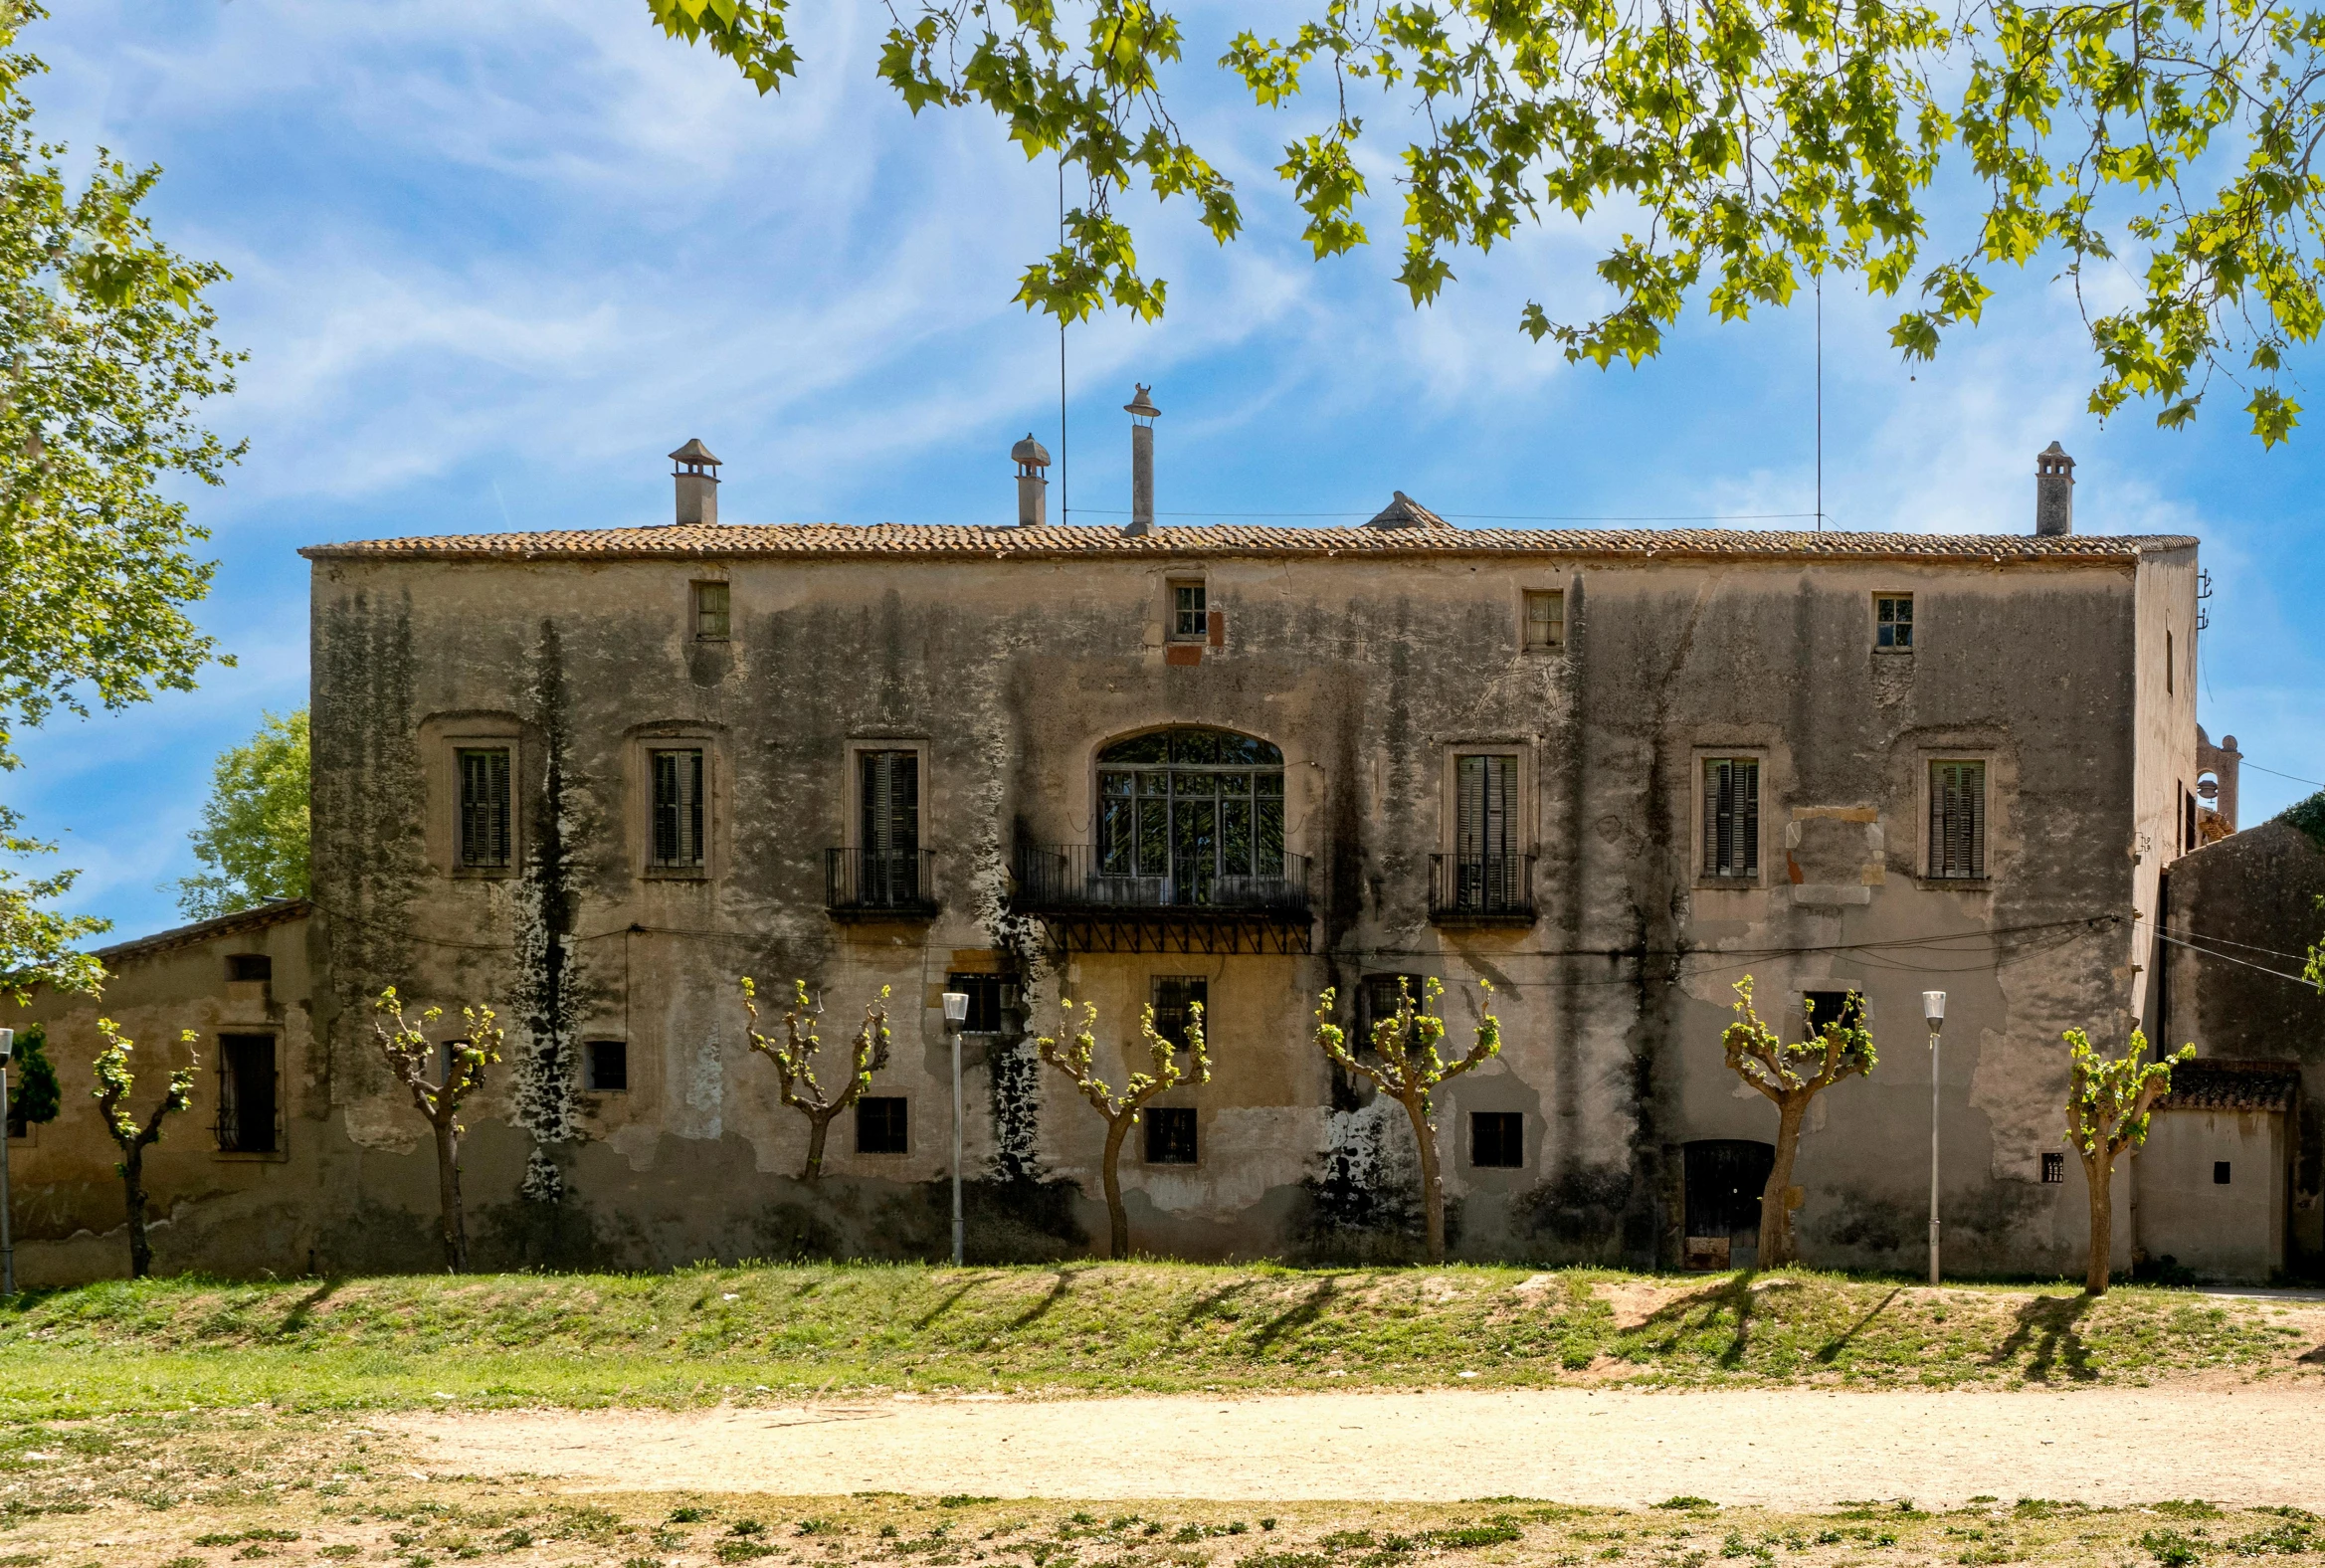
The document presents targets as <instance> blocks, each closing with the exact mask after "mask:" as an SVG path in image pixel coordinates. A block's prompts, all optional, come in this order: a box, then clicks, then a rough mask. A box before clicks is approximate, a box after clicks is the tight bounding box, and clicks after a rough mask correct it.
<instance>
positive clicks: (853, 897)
mask: <svg viewBox="0 0 2325 1568" xmlns="http://www.w3.org/2000/svg"><path fill="white" fill-rule="evenodd" d="M824 906H825V907H826V908H828V909H830V910H831V911H832V913H833V914H835V915H838V916H840V917H841V918H843V919H849V918H854V919H898V920H904V919H924V918H926V917H927V916H929V915H932V914H934V913H935V912H936V854H935V852H934V851H932V850H826V851H825V852H824Z"/></svg>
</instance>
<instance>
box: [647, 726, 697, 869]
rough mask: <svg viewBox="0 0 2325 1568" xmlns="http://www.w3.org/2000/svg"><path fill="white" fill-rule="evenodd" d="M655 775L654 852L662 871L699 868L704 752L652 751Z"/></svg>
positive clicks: (692, 750) (694, 748) (655, 862)
mask: <svg viewBox="0 0 2325 1568" xmlns="http://www.w3.org/2000/svg"><path fill="white" fill-rule="evenodd" d="M647 761H648V763H649V764H650V766H651V771H652V772H653V775H654V856H653V862H652V864H653V865H654V867H655V868H656V869H657V870H659V871H699V870H700V869H701V866H702V825H703V817H702V752H701V750H700V749H699V748H697V747H688V748H686V749H684V750H670V751H650V752H648V753H647Z"/></svg>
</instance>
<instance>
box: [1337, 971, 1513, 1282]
mask: <svg viewBox="0 0 2325 1568" xmlns="http://www.w3.org/2000/svg"><path fill="white" fill-rule="evenodd" d="M1478 986H1479V988H1480V989H1481V990H1482V991H1483V993H1484V996H1485V1006H1484V1008H1483V1009H1482V1010H1481V1011H1480V1012H1479V1015H1478V1019H1477V1030H1476V1034H1475V1037H1474V1039H1473V1041H1472V1043H1471V1044H1470V1047H1469V1050H1468V1053H1467V1055H1465V1056H1462V1057H1460V1058H1458V1059H1457V1060H1455V1061H1453V1062H1448V1061H1446V1060H1445V1059H1444V1058H1443V1057H1441V1056H1439V1055H1438V1050H1437V1048H1438V1045H1439V1043H1440V1042H1442V1041H1443V1040H1444V1039H1445V1037H1446V1023H1445V1020H1444V1019H1443V1018H1441V1017H1440V1016H1439V1015H1438V1011H1437V1004H1438V1001H1439V999H1440V998H1442V997H1443V996H1444V995H1445V986H1444V985H1443V984H1442V983H1440V982H1439V981H1438V980H1436V979H1435V978H1431V979H1429V980H1427V981H1425V982H1424V983H1423V985H1422V996H1421V999H1420V1001H1419V1003H1418V1005H1417V1004H1416V1002H1415V999H1414V996H1413V992H1412V988H1411V987H1410V986H1408V985H1407V984H1406V982H1405V977H1404V976H1403V975H1399V976H1398V977H1397V1011H1396V1012H1395V1013H1394V1014H1392V1015H1391V1016H1389V1017H1387V1018H1382V1019H1376V1020H1374V1021H1373V1026H1372V1039H1371V1041H1370V1042H1369V1044H1370V1045H1371V1048H1372V1049H1371V1052H1370V1054H1369V1055H1363V1056H1360V1055H1358V1054H1357V1053H1356V1052H1353V1051H1351V1050H1349V1048H1348V1036H1347V1034H1346V1032H1345V1031H1343V1030H1342V1029H1341V1028H1340V1026H1339V1025H1338V1024H1335V1023H1333V1022H1332V1010H1333V1008H1334V1006H1335V1004H1336V1002H1337V999H1338V993H1337V992H1336V991H1334V990H1332V989H1329V988H1327V989H1326V990H1325V991H1324V993H1323V994H1322V995H1321V996H1319V997H1317V998H1316V1035H1315V1040H1316V1047H1317V1049H1318V1050H1320V1051H1322V1052H1323V1053H1324V1055H1325V1056H1326V1057H1327V1058H1329V1059H1330V1060H1331V1062H1332V1064H1333V1065H1334V1066H1335V1067H1337V1068H1339V1069H1340V1071H1342V1072H1343V1073H1346V1074H1349V1075H1350V1076H1352V1077H1357V1078H1366V1079H1368V1080H1369V1081H1371V1082H1372V1083H1373V1085H1374V1086H1375V1087H1377V1088H1379V1089H1380V1090H1381V1092H1382V1093H1384V1094H1387V1095H1388V1096H1389V1097H1390V1098H1391V1099H1394V1100H1396V1101H1397V1102H1398V1103H1399V1104H1400V1105H1403V1106H1404V1107H1405V1116H1406V1119H1407V1120H1408V1121H1410V1122H1411V1123H1412V1126H1413V1142H1414V1145H1415V1147H1416V1149H1417V1150H1418V1152H1419V1154H1420V1157H1421V1200H1422V1210H1423V1214H1424V1216H1425V1219H1424V1233H1423V1241H1424V1245H1425V1246H1426V1248H1427V1250H1428V1257H1429V1261H1430V1262H1431V1263H1433V1264H1442V1263H1444V1262H1445V1256H1446V1194H1445V1174H1444V1168H1443V1166H1442V1164H1441V1163H1440V1161H1439V1158H1438V1149H1437V1123H1436V1122H1434V1121H1432V1120H1431V1119H1430V1116H1431V1113H1432V1107H1431V1104H1430V1096H1431V1094H1432V1093H1433V1092H1434V1091H1435V1090H1436V1088H1437V1086H1438V1085H1439V1084H1441V1083H1443V1082H1445V1081H1446V1080H1447V1079H1448V1078H1457V1077H1459V1076H1460V1075H1461V1074H1463V1073H1467V1072H1469V1071H1471V1070H1472V1069H1475V1068H1480V1067H1483V1066H1484V1065H1485V1064H1486V1063H1487V1062H1490V1061H1492V1060H1493V1058H1494V1057H1496V1056H1498V1055H1500V1053H1501V1020H1500V1019H1498V1018H1495V1017H1494V1016H1493V1009H1492V1002H1493V984H1492V982H1491V981H1487V980H1480V981H1479V982H1478Z"/></svg>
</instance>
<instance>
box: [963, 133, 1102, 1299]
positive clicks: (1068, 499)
mask: <svg viewBox="0 0 2325 1568" xmlns="http://www.w3.org/2000/svg"><path fill="white" fill-rule="evenodd" d="M1058 249H1060V250H1061V251H1063V250H1065V249H1066V149H1065V148H1063V147H1061V148H1059V149H1058ZM1071 472H1072V471H1071V470H1069V469H1068V468H1067V467H1066V315H1065V312H1064V311H1060V312H1059V315H1058V520H1059V521H1060V522H1061V523H1065V522H1070V521H1071V520H1072V518H1073V490H1072V485H1071V483H1070V480H1069V476H1070V474H1071ZM953 1262H955V1263H959V1262H960V1260H959V1259H958V1258H955V1259H954V1260H953Z"/></svg>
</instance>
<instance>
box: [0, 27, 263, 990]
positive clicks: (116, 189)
mask: <svg viewBox="0 0 2325 1568" xmlns="http://www.w3.org/2000/svg"><path fill="white" fill-rule="evenodd" d="M44 14H45V13H44V12H43V11H42V10H41V8H40V7H39V6H37V5H33V4H29V3H26V0H0V605H4V606H5V607H6V610H5V613H0V768H11V767H14V766H15V765H16V757H15V755H14V753H13V751H12V750H11V742H12V740H13V738H14V736H15V734H16V733H17V732H18V731H19V730H21V729H23V728H25V727H28V726H31V725H36V724H39V723H40V722H41V721H42V720H43V719H45V718H47V717H49V716H50V715H51V714H53V713H55V712H59V711H63V712H69V713H80V714H86V713H88V712H89V711H90V710H91V709H92V707H93V706H101V707H105V708H115V709H117V708H121V707H126V706H127V705H129V704H130V703H133V702H138V701H143V700H145V699H147V698H149V697H151V696H153V695H154V694H155V693H156V692H158V691H163V690H185V689H189V688H190V687H191V686H193V683H194V676H195V674H196V673H197V672H198V671H199V670H200V669H201V668H202V666H203V665H204V664H205V663H207V662H208V661H210V660H211V659H212V658H214V657H216V649H215V645H214V643H213V641H212V640H211V639H210V638H209V637H207V636H205V635H203V633H202V632H201V631H200V629H199V628H197V627H196V626H195V625H194V623H193V620H192V619H191V617H190V616H189V615H188V613H187V611H188V607H189V606H191V605H192V604H194V603H195V602H196V601H198V600H200V599H201V598H202V597H203V595H204V594H206V593H207V592H208V591H209V587H210V579H211V573H212V570H213V565H212V563H208V562H203V561H198V560H196V559H195V557H194V555H193V553H192V552H193V547H194V546H195V545H196V544H198V543H199V542H200V541H201V540H202V539H203V538H204V537H205V536H206V535H205V533H204V530H203V529H202V528H201V527H200V526H199V525H198V524H197V523H196V522H195V521H194V520H193V518H192V516H191V515H190V513H189V511H188V509H187V505H186V502H185V501H184V500H183V499H182V498H181V497H180V495H179V493H178V490H177V487H178V486H179V485H180V484H181V483H182V482H184V481H187V480H192V481H196V482H199V483H202V484H207V485H216V484H219V483H221V482H222V480H223V477H224V472H225V469H226V467H227V466H228V465H229V464H231V463H233V462H234V461H235V460H236V459H237V458H239V457H240V455H241V452H242V449H241V448H240V447H239V446H235V447H229V446H228V445H227V444H226V443H225V442H223V441H222V440H221V439H220V438H219V437H218V436H217V435H216V434H215V433H213V432H212V431H210V430H209V429H207V428H206V427H205V426H204V425H203V423H202V421H201V417H200V411H201V405H202V403H203V402H204V401H205V400H206V399H208V398H210V397H213V396H216V395H218V394H220V393H224V392H228V391H231V390H233V386H234V381H233V375H232V371H233V367H234V366H235V365H236V364H237V363H239V362H240V360H241V358H242V357H243V356H242V355H240V354H238V353H235V352H232V351H230V350H228V349H227V348H225V347H224V346H223V345H222V344H221V343H220V342H219V340H218V338H217V337H216V336H215V335H214V331H213V329H214V327H215V326H216V321H217V318H216V315H215V313H214V311H213V310H212V308H211V306H210V304H209V302H208V300H207V299H206V298H205V297H204V294H205V291H207V290H209V289H210V288H211V287H212V286H213V285H215V284H217V283H219V282H221V281H223V280H224V279H225V278H226V276H227V275H226V272H225V270H224V269H223V268H220V267H218V266H217V265H215V264H214V263H209V262H199V261H191V260H188V259H187V258H185V257H182V256H180V255H178V254H177V253H176V252H175V251H173V250H171V249H170V248H169V247H168V246H167V245H166V244H164V243H163V242H162V241H161V240H160V239H159V238H157V237H156V236H155V235H154V233H153V231H152V228H151V227H150V225H149V224H148V222H147V220H146V218H145V215H144V213H143V211H142V208H143V205H144V203H145V201H146V199H147V198H148V197H149V196H150V195H151V194H152V192H153V188H154V185H155V182H156V181H157V180H158V179H159V177H160V173H161V171H160V170H159V169H157V168H153V167H136V166H132V165H131V164H129V163H127V162H125V161H124V160H122V159H120V158H118V157H115V156H114V155H112V154H111V153H110V152H108V151H106V150H105V149H103V148H98V149H97V154H96V157H95V159H94V161H93V162H92V163H91V164H90V165H89V167H88V169H87V172H86V173H85V174H84V175H81V176H79V177H72V176H69V175H68V174H67V172H66V170H65V168H64V161H65V158H66V155H67V152H66V148H65V147H64V146H63V145H62V144H60V143H57V142H53V141H46V140H43V139H42V137H41V135H40V133H39V132H38V130H37V129H36V128H35V126H34V123H33V119H34V115H33V103H32V99H31V98H29V97H28V95H27V91H26V85H27V83H29V82H30V81H31V80H32V79H33V78H35V77H37V76H38V75H39V74H40V73H41V72H42V71H43V70H44V69H45V68H44V67H43V66H42V64H41V62H40V60H39V59H38V58H37V57H35V56H33V55H31V54H28V53H25V52H23V51H22V50H21V49H20V48H19V47H18V42H19V35H20V33H21V32H22V31H23V29H24V28H25V27H27V26H28V25H30V24H32V23H34V22H36V21H38V20H39V19H40V18H41V17H42V16H43V15H44ZM50 849H51V846H50V845H48V844H45V843H43V842H41V841H39V840H37V839H35V838H32V837H29V836H27V835H25V834H23V833H21V832H20V831H19V819H18V818H17V817H16V815H15V814H14V813H11V812H8V811H7V810H6V809H5V808H0V994H5V995H9V996H19V995H21V994H22V993H23V991H24V990H25V988H26V987H28V986H30V985H34V984H40V983H44V982H45V983H50V984H55V985H58V986H60V987H64V988H69V989H76V990H94V989H96V986H97V981H98V979H99V978H100V976H99V974H98V971H97V967H96V965H95V963H94V962H93V961H92V960H89V959H87V958H86V957H84V956H81V955H79V954H77V953H76V952H75V951H74V950H73V949H74V944H75V943H76V942H78V941H79V940H80V939H81V938H82V937H85V936H88V935H90V934H93V933H94V932H96V931H98V930H101V929H103V925H102V923H101V922H97V921H92V920H86V919H75V918H70V917H67V916H63V915H59V914H57V913H56V912H54V910H53V909H51V908H50V907H48V906H49V905H50V904H51V903H52V902H53V901H54V900H55V899H56V898H57V897H59V896H60V895H62V894H63V893H64V892H65V891H66V890H67V889H69V888H70V887H71V885H72V881H73V874H72V873H70V872H59V873H56V874H53V875H50V876H42V877H28V876H24V875H21V874H20V873H19V872H18V871H17V870H15V869H14V867H13V866H12V865H11V864H10V863H12V862H15V861H17V860H18V859H19V858H21V857H26V856H38V855H43V854H46V853H48V851H49V850H50Z"/></svg>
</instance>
